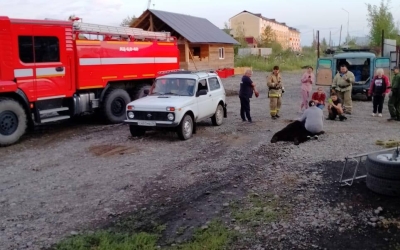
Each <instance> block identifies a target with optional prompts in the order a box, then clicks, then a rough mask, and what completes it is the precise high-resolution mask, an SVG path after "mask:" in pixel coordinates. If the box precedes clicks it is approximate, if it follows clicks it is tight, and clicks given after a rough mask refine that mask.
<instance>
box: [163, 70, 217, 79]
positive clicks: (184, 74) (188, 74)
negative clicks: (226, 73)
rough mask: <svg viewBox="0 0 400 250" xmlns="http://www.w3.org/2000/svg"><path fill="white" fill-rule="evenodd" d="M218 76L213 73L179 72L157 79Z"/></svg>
mask: <svg viewBox="0 0 400 250" xmlns="http://www.w3.org/2000/svg"><path fill="white" fill-rule="evenodd" d="M216 76H218V75H217V74H216V73H213V72H193V71H178V72H171V73H167V74H165V75H163V76H159V77H157V78H192V79H199V78H204V77H216Z"/></svg>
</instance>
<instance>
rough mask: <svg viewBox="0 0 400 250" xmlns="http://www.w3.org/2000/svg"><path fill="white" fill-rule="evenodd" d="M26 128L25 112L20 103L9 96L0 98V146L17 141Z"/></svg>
mask: <svg viewBox="0 0 400 250" xmlns="http://www.w3.org/2000/svg"><path fill="white" fill-rule="evenodd" d="M26 128H27V119H26V113H25V110H24V108H23V107H22V106H21V104H20V103H19V102H17V101H15V100H13V99H10V98H0V146H8V145H11V144H14V143H15V142H17V141H18V140H19V138H21V136H22V135H23V134H25V131H26Z"/></svg>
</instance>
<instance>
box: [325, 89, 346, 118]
mask: <svg viewBox="0 0 400 250" xmlns="http://www.w3.org/2000/svg"><path fill="white" fill-rule="evenodd" d="M328 112H329V116H328V120H335V119H336V117H337V116H339V120H340V121H344V120H347V117H346V116H344V115H343V108H342V100H341V99H340V98H339V97H338V96H337V95H336V94H335V93H333V94H332V95H331V98H330V100H329V103H328Z"/></svg>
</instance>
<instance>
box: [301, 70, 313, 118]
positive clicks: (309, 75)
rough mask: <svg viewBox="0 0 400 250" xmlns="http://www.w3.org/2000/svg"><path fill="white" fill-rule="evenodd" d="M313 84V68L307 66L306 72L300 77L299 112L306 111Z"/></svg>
mask: <svg viewBox="0 0 400 250" xmlns="http://www.w3.org/2000/svg"><path fill="white" fill-rule="evenodd" d="M313 83H315V75H314V73H313V68H312V67H311V66H309V67H308V68H307V71H306V72H304V74H303V76H302V77H301V99H302V101H301V106H300V112H303V108H304V109H307V107H308V101H309V99H310V95H311V91H312V84H313Z"/></svg>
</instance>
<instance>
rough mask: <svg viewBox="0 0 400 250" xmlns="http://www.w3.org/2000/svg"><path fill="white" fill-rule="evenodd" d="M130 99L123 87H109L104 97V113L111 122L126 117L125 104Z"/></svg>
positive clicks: (121, 120)
mask: <svg viewBox="0 0 400 250" xmlns="http://www.w3.org/2000/svg"><path fill="white" fill-rule="evenodd" d="M130 101H131V98H130V97H129V94H128V92H126V90H124V89H111V90H110V91H109V92H108V93H107V95H106V97H105V99H104V104H103V108H104V114H105V116H106V118H107V120H108V121H109V122H111V123H121V122H123V121H124V120H125V118H126V114H125V111H126V105H127V104H128V103H129V102H130Z"/></svg>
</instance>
